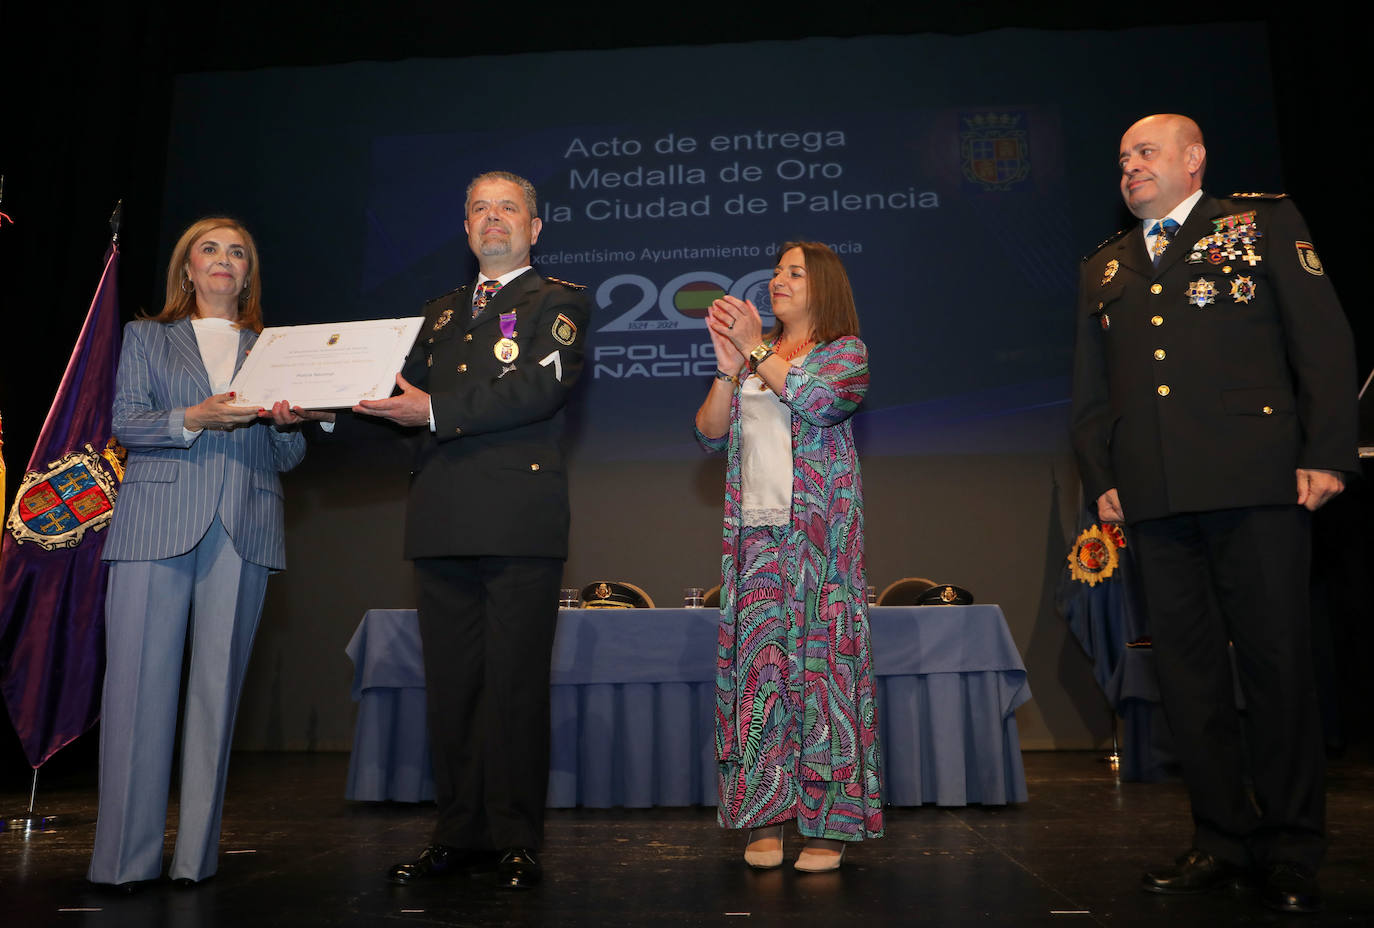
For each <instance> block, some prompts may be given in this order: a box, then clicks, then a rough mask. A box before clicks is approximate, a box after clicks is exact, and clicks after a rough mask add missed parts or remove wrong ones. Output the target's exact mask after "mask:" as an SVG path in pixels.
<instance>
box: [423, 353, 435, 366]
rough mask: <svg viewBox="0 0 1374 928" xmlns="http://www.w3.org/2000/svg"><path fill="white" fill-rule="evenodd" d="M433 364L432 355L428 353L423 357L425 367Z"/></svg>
mask: <svg viewBox="0 0 1374 928" xmlns="http://www.w3.org/2000/svg"><path fill="white" fill-rule="evenodd" d="M433 366H434V355H430V356H429V357H427V358H425V367H433Z"/></svg>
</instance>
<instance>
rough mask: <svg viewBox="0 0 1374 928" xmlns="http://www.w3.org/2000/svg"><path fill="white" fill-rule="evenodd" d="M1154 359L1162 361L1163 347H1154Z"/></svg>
mask: <svg viewBox="0 0 1374 928" xmlns="http://www.w3.org/2000/svg"><path fill="white" fill-rule="evenodd" d="M1155 360H1156V361H1163V360H1164V349H1163V348H1156V349H1155Z"/></svg>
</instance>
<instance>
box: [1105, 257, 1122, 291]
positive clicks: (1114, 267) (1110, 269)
mask: <svg viewBox="0 0 1374 928" xmlns="http://www.w3.org/2000/svg"><path fill="white" fill-rule="evenodd" d="M1120 269H1121V262H1120V261H1118V260H1116V259H1115V258H1113V259H1112V260H1110V261H1108V262H1107V266H1106V267H1104V268H1103V269H1102V283H1101V284H1100V286H1103V287H1105V286H1107V284H1109V283H1111V282H1112V278H1113V277H1115V276H1116V272H1117V271H1118V270H1120Z"/></svg>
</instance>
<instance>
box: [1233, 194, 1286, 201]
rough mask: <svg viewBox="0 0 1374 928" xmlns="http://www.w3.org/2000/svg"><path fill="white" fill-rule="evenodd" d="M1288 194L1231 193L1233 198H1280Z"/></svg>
mask: <svg viewBox="0 0 1374 928" xmlns="http://www.w3.org/2000/svg"><path fill="white" fill-rule="evenodd" d="M1286 196H1288V194H1286V193H1233V194H1231V199H1233V200H1282V199H1283V198H1285V197H1286Z"/></svg>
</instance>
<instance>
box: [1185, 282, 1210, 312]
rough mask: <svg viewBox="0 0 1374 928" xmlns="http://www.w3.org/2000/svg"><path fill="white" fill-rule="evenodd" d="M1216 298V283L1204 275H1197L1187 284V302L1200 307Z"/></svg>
mask: <svg viewBox="0 0 1374 928" xmlns="http://www.w3.org/2000/svg"><path fill="white" fill-rule="evenodd" d="M1216 299H1217V285H1216V284H1214V283H1212V282H1211V281H1210V280H1208V279H1207V278H1206V277H1199V278H1198V279H1197V280H1195V281H1193V282H1192V283H1190V284H1189V285H1188V302H1189V303H1191V304H1192V305H1194V306H1196V307H1198V308H1199V309H1201V308H1202V307H1204V306H1206V305H1207V304H1208V303H1214V302H1216Z"/></svg>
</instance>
